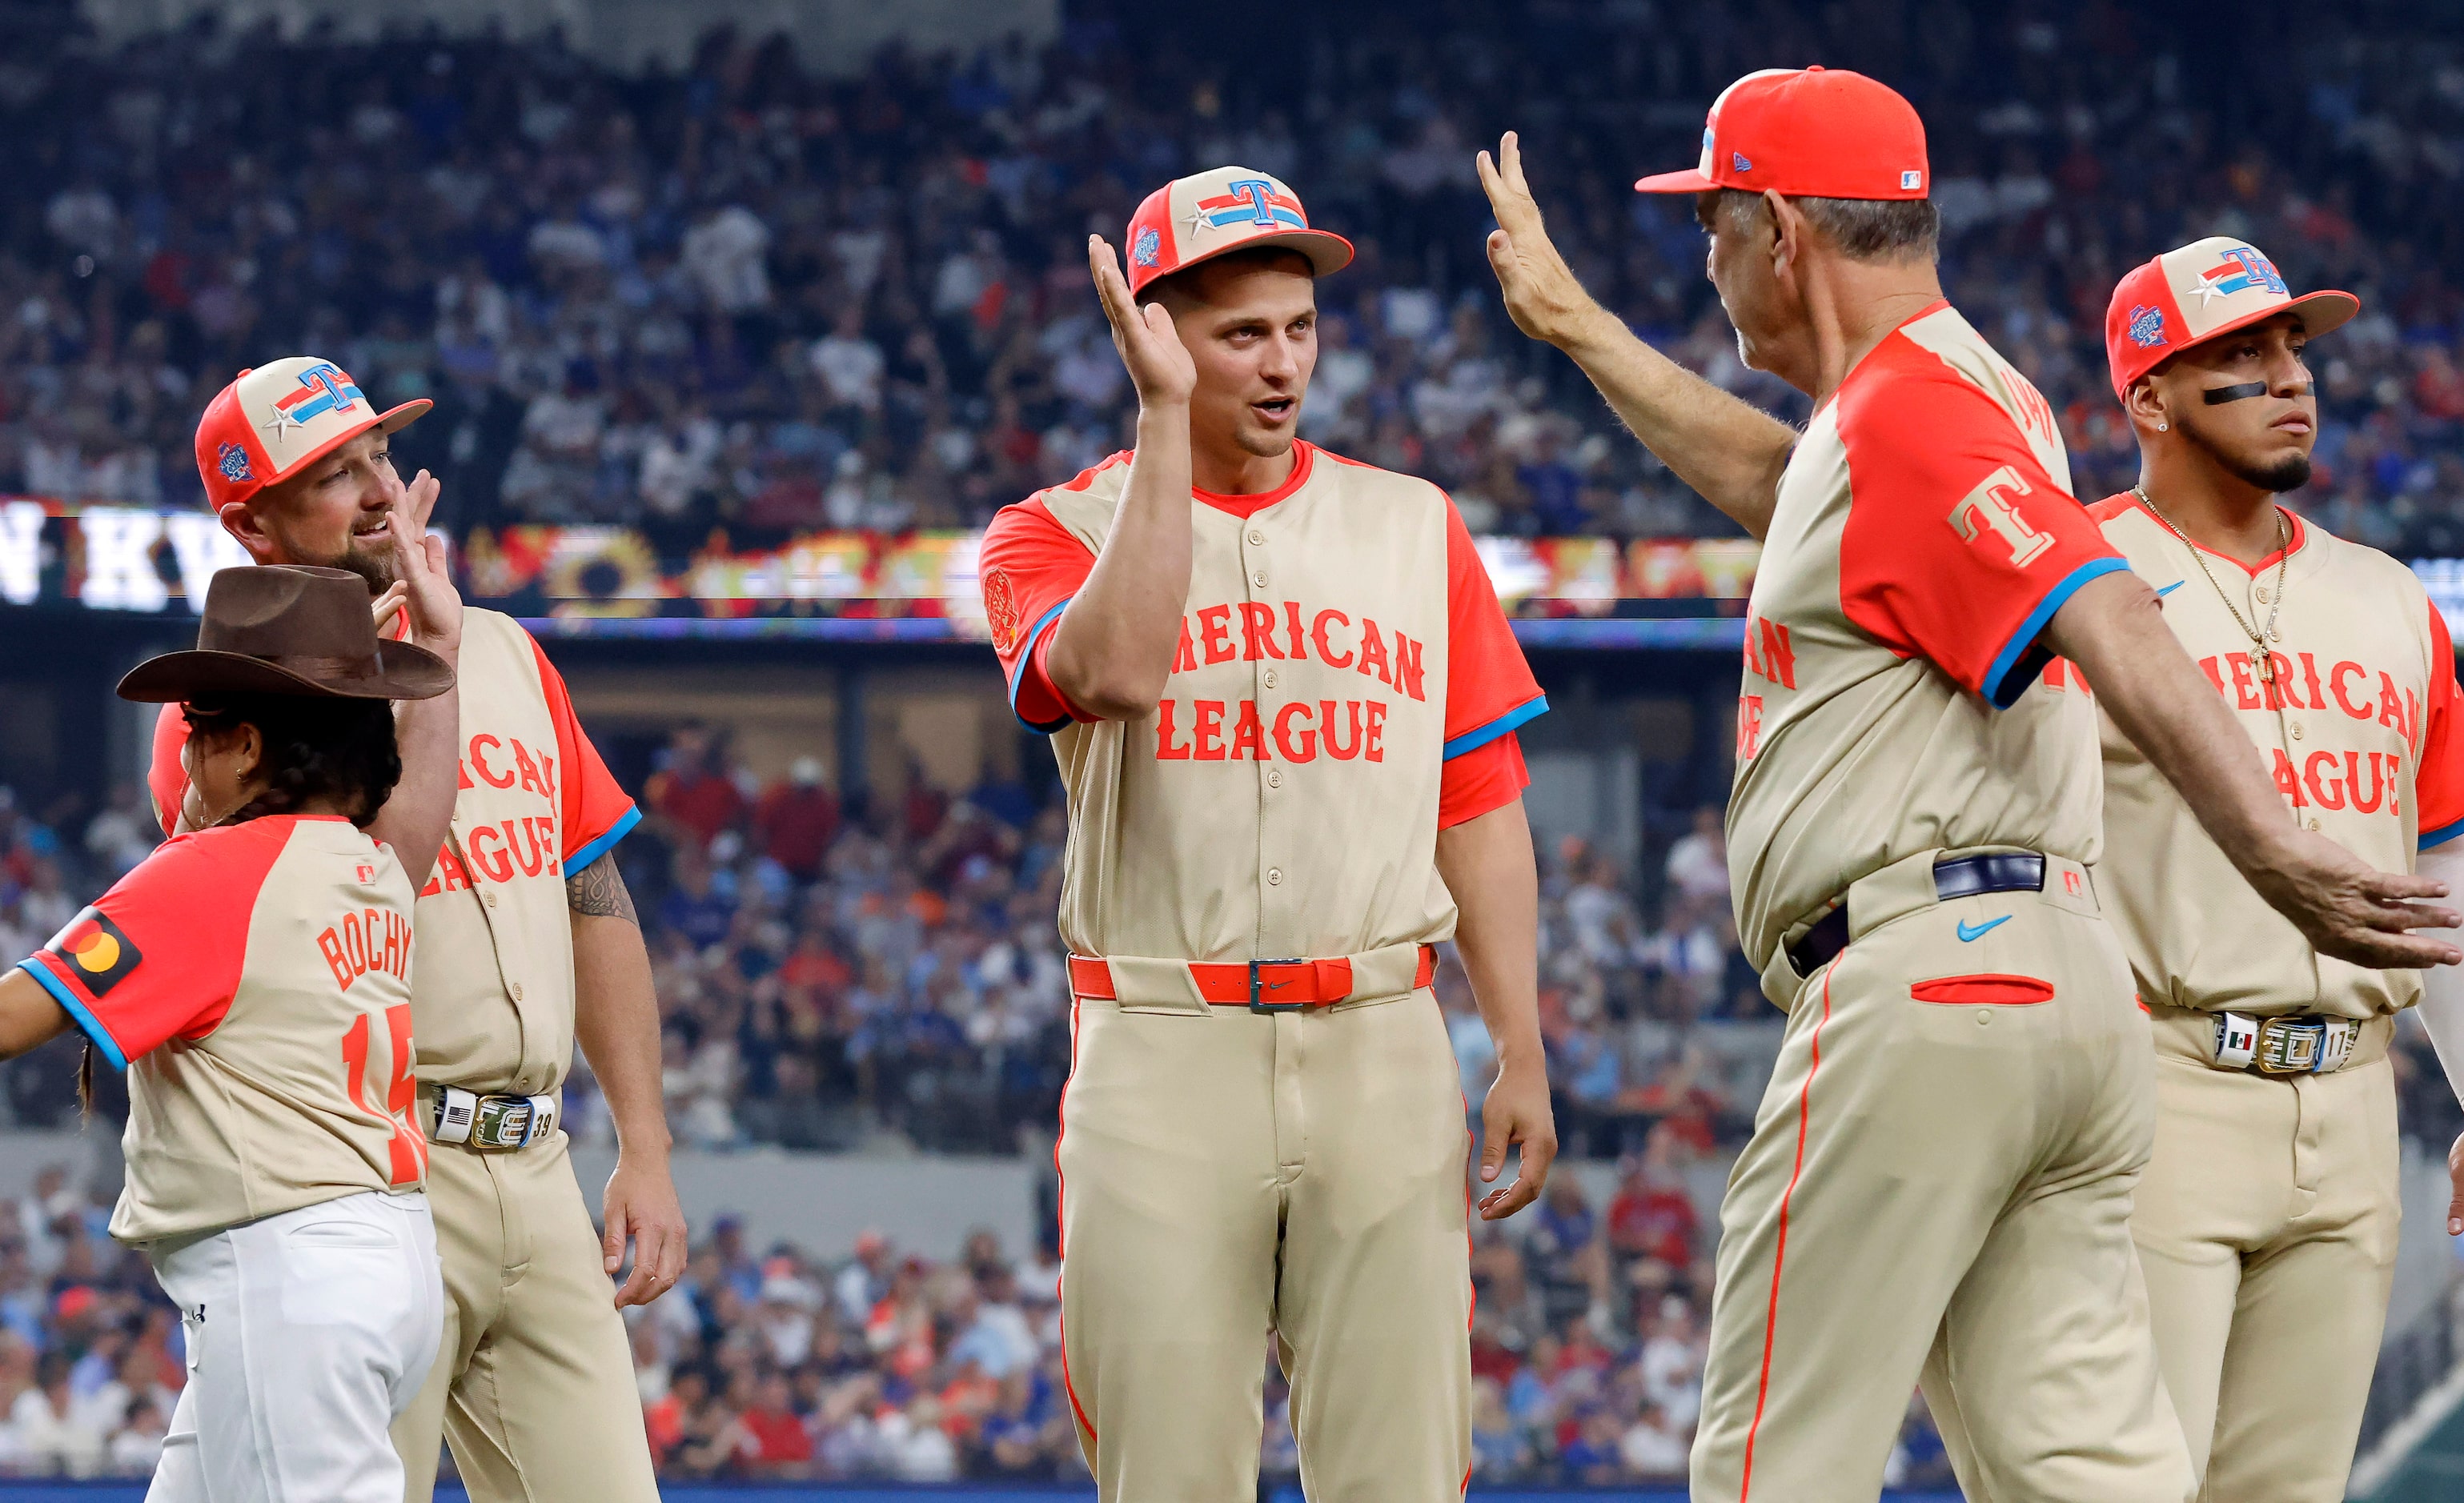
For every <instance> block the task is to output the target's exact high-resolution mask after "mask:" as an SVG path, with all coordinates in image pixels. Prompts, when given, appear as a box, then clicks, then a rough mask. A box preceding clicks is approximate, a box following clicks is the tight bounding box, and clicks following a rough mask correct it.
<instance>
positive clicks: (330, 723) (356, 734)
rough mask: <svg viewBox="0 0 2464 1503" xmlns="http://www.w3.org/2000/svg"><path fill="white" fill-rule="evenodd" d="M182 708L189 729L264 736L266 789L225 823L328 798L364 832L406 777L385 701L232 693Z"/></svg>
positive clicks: (284, 811)
mask: <svg viewBox="0 0 2464 1503" xmlns="http://www.w3.org/2000/svg"><path fill="white" fill-rule="evenodd" d="M182 712H183V713H184V714H185V715H186V716H187V722H188V730H189V732H190V733H191V734H205V735H220V734H224V733H227V732H229V731H231V730H235V729H237V728H238V727H241V726H254V727H255V728H256V733H257V734H258V735H259V736H261V737H263V738H264V741H265V758H264V760H263V761H262V762H260V763H259V764H258V766H257V772H258V773H260V774H261V775H263V776H264V777H265V778H267V780H268V783H267V787H266V789H265V791H264V792H263V793H261V794H259V795H256V796H255V797H254V798H253V799H250V800H249V801H248V802H247V803H246V804H244V805H242V806H241V807H239V808H238V809H235V810H233V811H231V814H229V815H227V816H225V817H223V819H222V820H221V822H222V823H224V824H238V823H240V822H242V821H244V820H249V819H254V818H258V817H262V816H265V815H280V814H289V813H291V812H293V811H294V810H296V809H297V808H299V807H300V806H301V805H302V804H305V803H307V802H308V801H309V800H311V799H314V798H331V799H333V800H335V801H336V802H337V803H339V804H341V807H342V812H343V813H344V814H346V815H348V816H349V817H350V820H351V822H352V823H353V824H355V825H358V826H359V827H360V828H362V829H363V830H364V829H366V828H367V826H368V824H369V822H370V821H372V820H374V819H375V818H376V817H377V811H379V810H381V809H383V808H384V807H385V800H386V799H387V798H388V797H390V796H392V794H393V785H394V784H396V783H398V782H400V781H401V780H402V753H401V752H400V751H398V750H397V749H396V748H395V746H394V738H393V705H392V704H391V702H389V701H386V700H382V699H327V698H323V697H321V696H319V697H311V696H308V695H294V694H234V695H231V696H229V697H227V698H223V699H217V700H209V701H203V702H200V703H197V704H192V705H187V706H184V707H183V708H182Z"/></svg>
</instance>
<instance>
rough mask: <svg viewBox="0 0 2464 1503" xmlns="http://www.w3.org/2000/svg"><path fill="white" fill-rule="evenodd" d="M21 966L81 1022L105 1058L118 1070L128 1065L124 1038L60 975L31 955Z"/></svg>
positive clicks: (73, 1020)
mask: <svg viewBox="0 0 2464 1503" xmlns="http://www.w3.org/2000/svg"><path fill="white" fill-rule="evenodd" d="M17 969H19V970H22V971H24V972H26V974H28V975H30V976H32V977H33V978H34V979H35V981H37V982H39V983H41V985H42V988H43V990H44V991H48V992H50V993H51V994H52V1000H53V1001H55V1002H57V1003H58V1004H59V1005H60V1006H61V1007H63V1008H65V1009H67V1010H68V1014H69V1018H70V1020H71V1021H72V1022H74V1023H76V1024H77V1029H78V1031H79V1032H80V1033H82V1034H84V1035H85V1036H86V1037H88V1038H91V1039H93V1040H94V1047H95V1048H97V1049H99V1050H100V1051H101V1052H102V1057H104V1058H105V1059H108V1060H110V1061H111V1067H112V1068H113V1069H114V1070H125V1069H127V1068H128V1056H126V1055H123V1054H121V1052H120V1041H119V1040H118V1039H116V1038H114V1037H112V1036H111V1030H109V1029H107V1028H105V1027H103V1026H102V1020H101V1019H99V1018H98V1017H96V1016H95V1015H94V1013H93V1012H92V1011H91V1010H89V1009H88V1008H87V1007H86V1005H85V1003H84V1002H82V1001H81V1000H79V999H78V997H77V993H76V992H74V991H70V990H69V989H68V986H67V985H66V984H65V983H64V982H62V981H61V980H60V978H59V977H57V976H55V975H53V974H52V972H51V969H50V968H49V967H47V966H40V965H37V964H35V963H34V960H33V957H32V956H29V957H27V958H26V959H24V960H21V961H19V962H17Z"/></svg>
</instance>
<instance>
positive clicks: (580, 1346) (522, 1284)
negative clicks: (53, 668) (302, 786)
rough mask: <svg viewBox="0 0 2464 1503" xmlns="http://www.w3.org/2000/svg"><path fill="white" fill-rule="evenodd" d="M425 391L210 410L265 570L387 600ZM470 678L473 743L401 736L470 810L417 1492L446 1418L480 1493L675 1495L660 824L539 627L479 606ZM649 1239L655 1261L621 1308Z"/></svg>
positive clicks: (464, 714) (436, 987) (465, 634)
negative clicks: (593, 1120)
mask: <svg viewBox="0 0 2464 1503" xmlns="http://www.w3.org/2000/svg"><path fill="white" fill-rule="evenodd" d="M427 406H428V403H425V402H416V403H405V404H403V405H402V406H398V407H395V408H392V409H390V410H388V411H385V412H382V413H381V412H378V411H376V410H375V409H374V408H373V407H372V406H371V404H370V403H368V401H367V399H366V397H365V396H364V395H363V393H362V392H361V391H360V388H359V387H358V386H357V385H356V384H354V383H353V382H352V381H351V379H350V377H349V376H348V375H347V374H345V373H344V372H342V371H341V369H340V368H338V367H337V366H335V365H334V363H333V362H332V361H330V360H320V359H314V358H310V357H295V358H292V359H283V360H277V361H275V362H274V363H273V364H270V365H265V366H260V367H258V368H256V369H255V370H253V371H249V372H244V373H242V375H241V376H240V377H239V379H238V380H236V381H233V382H232V383H231V385H229V386H227V387H225V388H224V389H223V391H222V392H221V394H220V395H218V396H217V397H215V399H214V401H213V403H211V404H210V405H209V406H208V407H207V409H206V413H205V417H204V418H203V419H202V420H201V421H200V423H199V424H198V427H197V467H198V469H199V472H200V473H201V474H202V475H203V476H204V478H205V483H206V494H207V497H208V500H209V504H210V505H211V506H212V507H213V508H214V511H215V512H216V514H217V515H219V516H220V517H221V519H222V523H223V526H224V527H225V528H226V529H228V530H229V531H230V533H231V535H232V536H234V537H236V538H238V539H239V541H240V542H241V543H242V544H243V545H244V546H246V547H247V549H248V550H249V553H250V555H252V556H253V557H254V558H255V559H256V560H257V561H258V562H259V563H302V562H305V563H319V564H329V565H335V566H339V567H341V568H344V569H348V570H350V571H351V572H352V573H355V574H358V575H360V576H361V577H363V579H365V580H366V581H367V583H368V585H369V587H370V588H371V589H372V590H388V589H389V587H390V585H391V584H392V582H393V579H394V574H395V570H394V569H393V567H392V566H391V555H390V554H389V553H385V552H379V551H376V550H375V549H374V548H372V547H371V546H370V544H369V541H368V540H369V539H370V538H371V537H373V536H376V535H378V534H382V533H384V532H385V530H386V529H387V528H389V527H398V526H401V525H404V524H403V523H401V522H397V521H396V519H397V518H403V517H405V516H406V514H407V523H408V525H410V526H412V527H414V528H416V527H418V526H420V525H422V524H424V521H425V518H426V514H427V510H428V508H429V505H431V504H432V503H433V501H434V499H435V494H436V487H435V483H434V481H432V480H431V479H429V476H428V475H426V474H425V473H424V472H423V473H422V474H421V475H420V476H419V477H418V479H417V480H416V481H415V482H413V484H411V485H410V486H408V487H406V486H405V485H404V484H403V483H402V481H401V480H400V478H399V477H397V476H396V475H395V473H394V471H393V468H392V463H391V461H390V459H389V458H388V457H387V452H386V442H387V440H386V436H387V435H388V434H389V433H390V432H391V431H392V430H393V429H395V428H398V427H400V426H401V425H403V424H405V423H408V422H410V421H412V420H413V419H415V418H417V417H418V416H420V414H421V413H423V412H425V411H426V410H427ZM458 666H459V672H460V680H459V685H458V688H457V694H456V696H455V699H456V703H457V705H458V714H459V721H458V731H454V732H450V733H449V734H448V735H447V737H446V738H444V740H443V742H442V743H441V744H439V743H437V742H436V741H435V740H434V739H433V738H421V739H418V740H417V744H414V739H415V738H414V736H413V735H412V731H411V728H409V727H408V726H407V725H406V729H405V731H404V743H403V749H404V750H403V758H404V777H405V780H406V792H409V791H410V789H411V786H412V785H413V784H414V783H420V784H421V785H422V786H423V787H424V788H437V789H442V790H444V791H445V792H444V795H443V796H444V797H445V798H447V799H449V800H450V806H451V825H450V828H449V829H447V830H446V831H445V832H444V834H443V836H442V849H441V850H437V851H436V870H435V874H434V875H433V876H431V877H429V878H428V879H427V881H426V882H425V885H424V886H422V888H421V889H420V893H419V903H418V907H417V910H416V914H415V917H416V922H417V926H418V930H419V939H420V953H421V955H422V956H423V957H424V958H423V963H422V964H421V966H420V968H419V974H418V977H417V981H416V985H415V989H414V995H413V1010H414V1016H415V1019H416V1021H417V1023H418V1028H417V1031H416V1032H417V1037H418V1040H419V1062H418V1070H417V1075H418V1082H419V1084H418V1093H419V1111H420V1113H421V1119H420V1120H421V1125H422V1127H423V1128H425V1129H426V1130H427V1131H428V1133H429V1138H430V1139H431V1141H432V1142H433V1143H434V1144H435V1145H436V1151H435V1153H434V1154H433V1155H432V1157H431V1158H430V1161H429V1169H428V1193H429V1206H430V1208H431V1209H432V1210H433V1212H434V1214H435V1218H436V1229H437V1246H438V1251H439V1253H440V1254H441V1256H442V1259H443V1262H444V1267H445V1286H446V1293H447V1296H448V1297H447V1301H446V1311H445V1340H444V1343H443V1349H442V1351H441V1352H440V1354H439V1356H438V1359H437V1364H436V1369H435V1372H434V1373H433V1374H432V1375H431V1376H430V1378H429V1383H428V1386H427V1387H426V1388H425V1389H424V1390H423V1391H422V1392H421V1394H420V1397H419V1400H418V1402H417V1403H415V1404H414V1405H412V1406H411V1407H410V1409H409V1410H408V1411H407V1412H406V1413H405V1414H404V1415H403V1416H402V1418H401V1420H400V1421H399V1422H398V1424H397V1425H396V1427H395V1436H394V1438H395V1441H396V1443H397V1444H398V1445H399V1446H400V1448H401V1450H402V1458H403V1465H404V1470H405V1472H406V1474H407V1496H408V1497H409V1498H411V1499H415V1500H417V1503H426V1500H427V1498H428V1497H429V1493H430V1492H432V1491H433V1489H434V1482H435V1472H436V1466H437V1442H438V1436H439V1434H440V1432H441V1433H442V1435H443V1436H444V1438H445V1440H446V1441H447V1442H448V1443H449V1444H451V1447H452V1449H453V1456H454V1461H455V1463H456V1464H457V1465H458V1467H459V1468H460V1470H461V1473H462V1478H463V1481H464V1483H465V1484H466V1485H467V1486H468V1487H469V1489H470V1491H471V1494H472V1496H473V1498H475V1499H479V1500H481V1503H495V1500H508V1503H511V1500H521V1503H538V1500H543V1499H572V1500H577V1503H625V1500H634V1499H649V1498H653V1497H655V1496H656V1495H657V1489H656V1484H655V1482H654V1481H653V1478H652V1475H651V1470H650V1453H649V1443H648V1441H647V1440H646V1439H645V1437H644V1434H643V1429H642V1405H641V1401H640V1398H639V1396H638V1395H637V1394H636V1393H635V1391H634V1385H633V1377H632V1362H631V1359H630V1355H629V1347H628V1344H627V1340H626V1336H625V1327H624V1321H623V1318H622V1317H621V1316H620V1315H619V1314H618V1308H619V1307H620V1306H623V1305H627V1304H634V1303H639V1302H641V1301H644V1300H647V1299H649V1298H652V1297H655V1296H657V1295H659V1294H662V1293H664V1292H666V1290H667V1289H668V1288H669V1287H670V1286H671V1284H672V1283H673V1282H674V1281H675V1278H676V1276H677V1274H679V1273H680V1272H681V1271H682V1269H683V1266H684V1256H685V1231H684V1218H683V1214H682V1212H681V1210H680V1209H678V1207H677V1204H676V1197H675V1189H674V1187H673V1186H672V1185H671V1183H670V1180H669V1176H668V1166H667V1154H668V1142H669V1140H668V1132H667V1123H666V1121H665V1117H664V1111H663V1107H662V1103H661V1101H660V1096H659V1055H658V1010H657V1001H656V998H655V997H654V996H653V995H652V993H651V988H650V973H649V956H648V953H647V952H646V950H645V949H644V948H643V944H642V935H641V929H640V927H639V922H638V921H637V920H636V919H635V917H634V913H633V904H632V900H631V898H630V897H629V896H628V895H627V892H626V890H625V882H624V879H623V878H622V877H621V876H620V875H618V873H617V870H616V862H615V860H613V859H612V858H611V857H610V855H609V852H610V850H611V849H612V848H613V847H614V845H615V844H616V842H617V841H618V840H619V839H623V838H624V836H625V834H626V832H627V831H628V830H630V829H631V828H632V827H633V825H634V823H635V822H636V820H637V819H638V818H639V817H640V816H639V813H638V811H636V810H635V809H634V807H633V804H632V801H631V800H630V799H628V798H627V797H626V795H625V794H624V792H623V791H622V790H621V789H619V788H618V787H617V786H616V783H615V780H614V779H613V778H612V777H610V776H609V775H608V773H607V770H606V767H605V764H603V763H602V762H601V761H600V759H599V753H598V752H597V751H596V750H595V749H593V748H592V746H591V744H590V741H589V739H588V738H587V737H586V736H584V735H583V731H582V727H581V725H580V723H579V722H578V721H577V719H576V718H575V716H574V713H573V705H572V702H571V700H570V699H568V698H567V696H566V694H565V688H564V683H563V680H562V679H561V678H559V677H558V675H557V672H556V669H555V668H554V667H553V666H551V665H550V664H549V663H548V661H547V658H546V656H545V654H543V653H541V652H540V651H539V644H538V643H535V642H533V641H532V640H531V638H530V636H529V634H528V633H526V632H524V631H523V630H522V629H521V627H520V626H518V625H517V624H516V623H515V622H514V621H512V620H511V619H510V618H508V617H505V616H501V615H498V614H496V613H495V612H493V611H481V610H473V611H468V612H465V613H464V615H463V621H462V638H461V644H460V661H459V664H458ZM183 734H184V727H183V724H182V723H181V721H180V720H179V718H178V717H177V716H174V715H165V717H164V719H163V721H162V722H161V724H160V728H159V730H158V732H157V735H156V738H155V749H154V770H153V775H152V777H151V779H150V782H151V786H152V788H153V791H154V796H155V804H156V808H157V811H158V812H159V813H160V814H161V815H162V817H163V818H164V820H165V828H166V829H167V828H171V827H172V826H173V824H174V822H175V820H177V819H178V817H179V816H180V814H181V812H182V811H183V809H184V807H185V806H186V805H187V800H188V798H189V794H190V790H189V789H188V787H187V780H186V779H185V778H184V776H183V775H182V773H181V771H180V766H179V746H180V742H181V739H182V736H183ZM427 796H429V795H426V794H425V793H423V794H422V795H419V797H418V798H414V799H413V800H412V801H413V802H414V803H419V802H420V801H421V799H424V798H426V797H427ZM379 833H380V834H381V835H382V834H383V833H384V832H383V829H382V828H380V832H379ZM430 848H431V849H433V848H434V847H433V845H431V847H430ZM577 1003H578V1004H579V1005H578V1006H577ZM577 1035H578V1036H579V1038H580V1041H581V1044H582V1048H583V1053H584V1054H585V1055H586V1056H588V1057H589V1059H590V1063H591V1067H592V1070H593V1072H594V1073H595V1074H596V1075H597V1077H598V1078H599V1083H600V1086H601V1088H602V1089H603V1090H605V1093H606V1096H607V1103H608V1107H609V1109H610V1111H611V1112H612V1114H613V1116H614V1118H615V1122H616V1130H617V1134H618V1137H619V1140H620V1143H621V1156H620V1158H619V1161H618V1165H617V1168H616V1172H615V1174H614V1176H613V1177H611V1178H610V1179H609V1181H608V1183H607V1189H606V1194H605V1200H604V1202H603V1205H604V1210H605V1227H606V1231H605V1237H604V1238H600V1237H595V1236H594V1235H593V1233H592V1231H591V1227H590V1213H589V1211H588V1210H587V1209H584V1208H583V1204H582V1199H581V1194H580V1190H579V1187H577V1186H576V1185H575V1183H574V1177H573V1170H572V1167H571V1165H570V1164H569V1163H568V1161H567V1159H566V1156H565V1140H564V1134H563V1133H562V1132H561V1130H560V1129H559V1126H558V1121H557V1119H558V1116H559V1103H560V1098H559V1096H558V1091H559V1088H560V1086H561V1084H562V1082H563V1079H564V1074H565V1070H566V1069H567V1067H568V1065H569V1063H570V1061H571V1060H572V1057H573V1048H574V1043H575V1040H576V1037H577ZM628 1237H629V1238H630V1239H631V1240H632V1242H633V1244H634V1256H633V1268H632V1272H631V1274H630V1275H629V1276H628V1277H627V1278H626V1279H625V1281H624V1283H623V1285H622V1287H620V1288H616V1289H615V1290H614V1294H613V1297H612V1298H611V1297H610V1287H611V1286H610V1280H611V1277H612V1275H614V1274H616V1273H617V1271H618V1270H619V1268H620V1267H621V1265H622V1262H623V1259H624V1255H625V1244H626V1242H627V1238H628Z"/></svg>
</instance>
